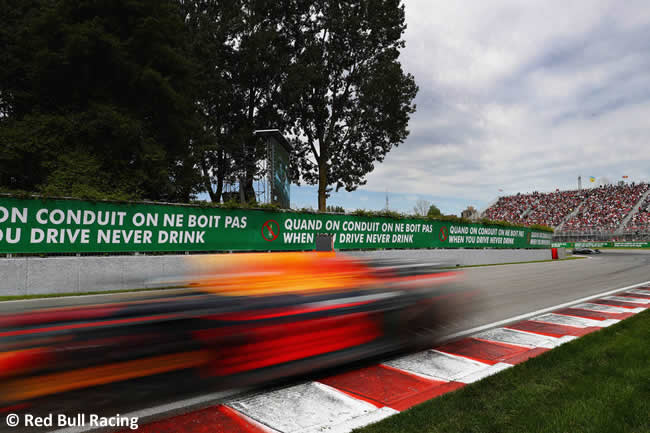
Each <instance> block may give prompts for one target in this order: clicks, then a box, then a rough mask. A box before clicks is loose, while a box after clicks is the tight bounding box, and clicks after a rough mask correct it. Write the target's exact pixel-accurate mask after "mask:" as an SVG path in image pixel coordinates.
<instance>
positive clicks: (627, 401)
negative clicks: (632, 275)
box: [354, 310, 650, 433]
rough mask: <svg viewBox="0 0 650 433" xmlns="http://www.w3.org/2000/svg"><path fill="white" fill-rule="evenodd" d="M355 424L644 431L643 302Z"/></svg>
mask: <svg viewBox="0 0 650 433" xmlns="http://www.w3.org/2000/svg"><path fill="white" fill-rule="evenodd" d="M354 432H355V433H434V432H436V433H437V432H440V433H443V432H444V433H449V432H472V433H483V432H484V433H495V432H503V433H521V432H533V433H546V432H548V433H551V432H553V433H560V432H562V433H564V432H566V433H574V432H575V433H578V432H580V433H589V432H594V433H596V432H598V433H601V432H607V433H617V432H639V433H641V432H650V310H647V311H645V312H643V313H640V314H638V315H636V316H634V317H631V318H629V319H626V320H624V321H622V322H621V323H618V324H616V325H613V326H610V327H608V328H605V329H603V330H601V331H598V332H595V333H592V334H589V335H586V336H584V337H582V338H580V339H578V340H576V341H573V342H571V343H567V344H564V345H562V346H560V347H558V348H556V349H553V350H551V351H550V352H547V353H545V354H543V355H541V356H539V357H537V358H533V359H531V360H528V361H527V362H524V363H522V364H519V365H516V366H515V367H513V368H510V369H508V370H505V371H503V372H501V373H499V374H496V375H494V376H490V377H488V378H486V379H484V380H482V381H480V382H476V383H474V384H470V385H467V386H465V387H463V388H461V389H459V390H457V391H455V392H452V393H449V394H445V395H443V396H442V397H439V398H436V399H433V400H430V401H428V402H426V403H423V404H421V405H419V406H415V407H413V408H411V409H409V410H407V411H405V412H403V413H400V414H398V415H395V416H392V417H390V418H387V419H385V420H383V421H381V422H379V423H377V424H373V425H370V426H367V427H365V428H361V429H357V430H354Z"/></svg>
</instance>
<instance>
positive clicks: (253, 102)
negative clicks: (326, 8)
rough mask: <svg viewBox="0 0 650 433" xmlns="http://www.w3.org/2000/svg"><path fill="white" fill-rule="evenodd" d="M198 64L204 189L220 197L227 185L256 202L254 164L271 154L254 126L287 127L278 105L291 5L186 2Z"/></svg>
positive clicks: (284, 0) (289, 1) (285, 0)
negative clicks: (256, 135)
mask: <svg viewBox="0 0 650 433" xmlns="http://www.w3.org/2000/svg"><path fill="white" fill-rule="evenodd" d="M181 3H182V6H183V10H184V11H185V16H186V24H187V26H188V27H189V29H190V32H191V34H192V53H193V57H194V60H195V63H196V64H197V65H198V75H199V77H200V79H199V80H198V86H199V92H198V100H197V106H198V111H199V114H200V116H201V119H202V123H203V125H204V127H203V131H202V136H201V137H200V138H198V139H197V148H196V149H197V153H198V155H199V160H200V166H201V172H202V178H203V186H204V188H205V189H206V190H207V191H208V192H209V194H210V197H211V199H212V201H214V202H218V201H220V200H221V198H222V197H221V196H222V191H223V186H224V183H225V182H230V183H235V182H236V183H239V184H240V189H241V190H242V193H243V196H244V201H246V202H250V201H254V200H255V198H256V197H255V191H254V189H253V182H254V179H256V178H258V177H259V176H261V175H263V174H264V173H261V172H259V167H258V165H257V162H258V161H259V160H260V159H263V158H265V157H266V148H265V143H264V140H263V139H260V138H258V137H255V136H254V135H253V131H254V130H256V129H267V128H277V129H280V130H283V129H284V128H285V125H286V116H285V111H284V110H283V109H282V107H281V101H282V98H283V97H282V92H283V89H284V87H285V84H286V78H287V69H288V67H289V64H290V50H289V47H290V44H291V41H290V38H289V32H288V31H287V30H286V27H287V22H288V20H289V17H290V16H291V11H292V10H295V8H293V6H292V5H294V1H293V0H281V1H272V0H256V1H250V0H231V1H226V0H212V1H202V0H182V1H181Z"/></svg>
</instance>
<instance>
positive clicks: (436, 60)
mask: <svg viewBox="0 0 650 433" xmlns="http://www.w3.org/2000/svg"><path fill="white" fill-rule="evenodd" d="M405 4H406V19H407V25H408V29H407V32H406V34H405V39H406V48H405V49H404V51H403V52H402V55H401V61H402V63H403V65H404V67H405V69H406V70H407V71H409V72H411V73H413V74H414V75H415V78H416V81H417V82H418V85H419V86H420V93H419V95H418V97H417V99H416V103H417V105H418V111H417V112H416V113H415V115H414V116H413V118H412V121H411V123H410V128H409V129H410V131H411V134H410V136H409V138H408V139H407V141H406V142H405V143H404V144H402V145H401V146H400V147H399V148H396V149H394V150H393V151H392V152H391V153H389V154H388V156H387V157H386V160H385V162H384V163H383V164H379V165H377V167H376V169H375V171H374V172H373V173H371V174H370V175H369V176H368V184H367V185H366V186H365V187H364V188H363V190H366V191H384V190H385V189H386V188H388V189H389V190H390V191H393V192H401V193H408V194H411V195H415V194H417V195H423V196H436V197H442V198H443V201H444V200H448V201H449V203H452V202H453V203H456V204H454V206H456V207H457V206H458V205H457V203H458V200H462V201H464V202H467V203H468V204H474V205H477V206H478V207H482V206H484V205H485V204H487V203H488V202H489V201H490V200H492V199H494V198H495V197H496V196H497V195H498V194H499V192H498V189H499V188H503V189H504V192H505V193H514V192H518V191H522V192H528V191H532V190H540V191H550V190H555V188H563V189H566V188H575V186H576V183H577V176H578V175H582V176H583V179H584V178H585V177H586V176H590V175H593V176H597V177H602V176H606V177H608V178H610V179H613V180H614V179H620V178H621V176H622V175H624V174H625V175H629V176H630V178H631V180H644V179H645V180H647V179H648V177H649V175H650V172H649V168H648V167H650V164H649V160H650V146H648V139H649V138H650V123H649V122H648V121H647V119H648V118H650V39H649V38H647V35H648V34H650V8H648V7H647V4H646V2H644V1H626V2H617V1H605V0H585V1H572V2H566V1H562V2H560V1H548V0H544V1H530V0H529V1H525V2H522V1H518V0H512V1H508V0H502V1H497V0H493V1H490V2H476V1H470V0H466V1H456V2H447V1H431V0H408V1H407V2H405ZM583 184H584V182H583ZM443 207H444V204H443ZM463 208H464V206H463ZM443 211H444V210H443Z"/></svg>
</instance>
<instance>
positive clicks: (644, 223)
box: [625, 195, 650, 232]
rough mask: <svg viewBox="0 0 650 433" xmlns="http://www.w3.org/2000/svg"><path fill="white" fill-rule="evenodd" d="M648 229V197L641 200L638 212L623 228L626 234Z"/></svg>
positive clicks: (649, 197) (649, 210)
mask: <svg viewBox="0 0 650 433" xmlns="http://www.w3.org/2000/svg"><path fill="white" fill-rule="evenodd" d="M649 229H650V195H648V197H646V199H645V200H643V203H641V206H640V207H639V211H638V212H637V213H635V214H634V215H633V216H632V219H630V221H628V223H627V225H626V226H625V231H627V232H640V231H648V230H649Z"/></svg>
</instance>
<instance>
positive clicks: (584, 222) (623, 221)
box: [482, 182, 650, 241]
mask: <svg viewBox="0 0 650 433" xmlns="http://www.w3.org/2000/svg"><path fill="white" fill-rule="evenodd" d="M482 216H483V217H485V218H489V219H494V220H505V221H508V222H512V223H518V224H525V225H532V224H543V225H547V226H551V227H553V228H555V234H554V238H555V239H557V240H564V241H574V240H599V241H602V240H614V239H616V240H646V239H648V238H650V185H648V184H647V183H634V182H633V183H630V184H620V185H604V186H600V187H598V188H589V189H583V190H570V191H555V192H550V193H540V192H537V191H536V192H533V193H531V194H521V193H519V194H516V195H511V196H504V197H499V199H498V200H497V201H496V203H494V204H493V205H491V206H490V207H488V208H487V209H486V210H485V211H484V212H483V215H482Z"/></svg>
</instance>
